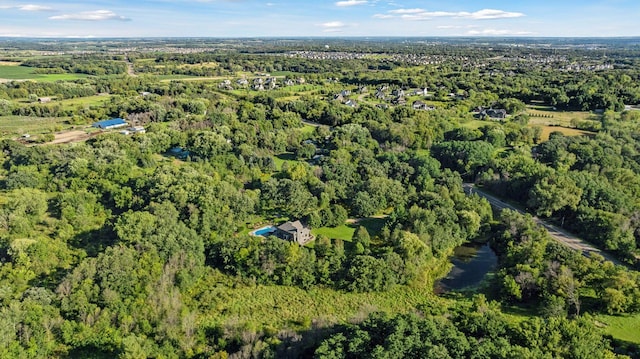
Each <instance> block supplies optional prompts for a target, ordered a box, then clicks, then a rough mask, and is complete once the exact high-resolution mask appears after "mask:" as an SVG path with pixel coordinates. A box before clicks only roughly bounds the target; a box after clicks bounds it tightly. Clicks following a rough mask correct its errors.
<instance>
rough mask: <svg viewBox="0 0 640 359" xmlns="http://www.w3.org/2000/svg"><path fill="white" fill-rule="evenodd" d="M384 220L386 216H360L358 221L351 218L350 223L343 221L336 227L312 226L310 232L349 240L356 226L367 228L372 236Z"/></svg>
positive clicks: (380, 228)
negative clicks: (343, 222)
mask: <svg viewBox="0 0 640 359" xmlns="http://www.w3.org/2000/svg"><path fill="white" fill-rule="evenodd" d="M386 221H387V219H386V217H369V218H362V219H360V220H358V221H355V220H351V221H350V223H345V224H343V225H341V226H338V227H321V228H314V229H312V230H311V233H313V235H315V236H317V235H319V234H321V235H323V236H327V237H329V238H332V239H341V240H343V241H347V242H351V239H352V238H353V234H354V233H355V232H356V229H358V227H360V226H363V227H364V228H366V229H367V232H369V235H370V236H372V237H374V236H376V235H377V234H378V233H380V230H382V227H384V224H385V223H386Z"/></svg>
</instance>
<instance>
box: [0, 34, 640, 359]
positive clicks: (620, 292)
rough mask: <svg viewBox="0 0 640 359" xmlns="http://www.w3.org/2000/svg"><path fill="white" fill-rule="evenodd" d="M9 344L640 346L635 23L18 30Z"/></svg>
mask: <svg viewBox="0 0 640 359" xmlns="http://www.w3.org/2000/svg"><path fill="white" fill-rule="evenodd" d="M0 164H1V166H0V357H1V358H281V357H290V358H296V357H314V358H368V357H371V358H373V357H375V358H383V357H384V358H405V357H406V358H640V272H639V271H640V41H638V39H637V38H612V39H607V38H597V39H594V38H562V39H552V38H491V39H487V38H382V37H379V38H378V37H372V38H356V39H343V38H312V39H303V38H244V39H233V38H229V39H213V38H167V39H163V38H153V39H146V38H145V39H133V38H121V39H118V38H111V39H55V40H53V39H16V38H5V39H0Z"/></svg>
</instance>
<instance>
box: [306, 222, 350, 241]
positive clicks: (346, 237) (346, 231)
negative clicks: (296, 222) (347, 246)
mask: <svg viewBox="0 0 640 359" xmlns="http://www.w3.org/2000/svg"><path fill="white" fill-rule="evenodd" d="M355 232H356V227H355V226H351V225H348V224H343V225H341V226H338V227H321V228H314V229H312V230H311V233H312V234H313V235H314V236H318V235H323V236H326V237H329V238H332V239H342V240H343V241H348V242H350V241H351V238H352V237H353V234H354V233H355Z"/></svg>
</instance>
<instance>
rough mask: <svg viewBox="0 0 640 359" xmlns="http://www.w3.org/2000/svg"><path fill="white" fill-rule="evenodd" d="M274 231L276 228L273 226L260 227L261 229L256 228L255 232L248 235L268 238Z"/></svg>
mask: <svg viewBox="0 0 640 359" xmlns="http://www.w3.org/2000/svg"><path fill="white" fill-rule="evenodd" d="M275 230H276V227H274V226H265V227H262V228H258V229H256V230H255V231H253V232H251V233H249V234H251V235H252V236H262V237H265V236H268V235H269V234H271V233H273V232H275Z"/></svg>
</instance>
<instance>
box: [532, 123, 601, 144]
mask: <svg viewBox="0 0 640 359" xmlns="http://www.w3.org/2000/svg"><path fill="white" fill-rule="evenodd" d="M539 127H542V141H547V140H548V139H549V135H550V134H551V132H556V131H557V132H562V133H563V134H564V135H565V136H582V135H594V134H595V133H593V132H589V131H582V130H577V129H575V128H567V127H560V126H539Z"/></svg>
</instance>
